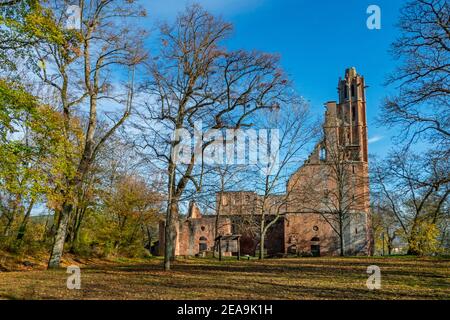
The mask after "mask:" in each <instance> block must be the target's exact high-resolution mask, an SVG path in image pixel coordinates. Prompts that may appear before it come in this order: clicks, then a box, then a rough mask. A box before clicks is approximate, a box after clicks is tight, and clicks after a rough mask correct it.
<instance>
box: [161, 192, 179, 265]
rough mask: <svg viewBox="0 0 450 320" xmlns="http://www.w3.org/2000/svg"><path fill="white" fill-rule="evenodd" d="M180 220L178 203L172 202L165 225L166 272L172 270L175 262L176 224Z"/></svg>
mask: <svg viewBox="0 0 450 320" xmlns="http://www.w3.org/2000/svg"><path fill="white" fill-rule="evenodd" d="M177 220H178V210H177V202H176V201H174V200H172V201H171V203H170V204H169V206H168V208H167V219H166V225H165V248H164V270H165V271H169V270H170V263H171V262H172V261H174V260H175V244H176V239H177V230H176V222H177Z"/></svg>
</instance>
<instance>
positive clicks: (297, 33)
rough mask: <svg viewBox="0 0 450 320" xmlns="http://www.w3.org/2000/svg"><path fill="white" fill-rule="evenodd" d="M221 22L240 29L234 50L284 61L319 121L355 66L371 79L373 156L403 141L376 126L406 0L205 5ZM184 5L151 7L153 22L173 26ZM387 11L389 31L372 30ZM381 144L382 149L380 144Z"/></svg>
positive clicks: (204, 1)
mask: <svg viewBox="0 0 450 320" xmlns="http://www.w3.org/2000/svg"><path fill="white" fill-rule="evenodd" d="M196 2H197V3H200V4H201V5H203V6H204V7H205V8H206V9H208V10H209V11H211V12H212V13H213V14H216V15H221V16H223V17H224V18H225V19H226V20H227V21H230V22H232V23H233V24H234V27H235V29H234V34H233V36H232V38H231V39H230V40H229V41H228V45H229V46H230V47H231V48H234V49H249V50H252V49H257V50H262V51H266V52H271V53H278V54H280V55H281V57H282V65H283V67H284V69H285V70H286V71H287V72H288V74H289V75H290V77H291V79H292V80H293V81H294V83H295V85H296V88H297V90H298V92H299V93H300V94H301V95H302V96H303V97H304V98H305V99H306V100H308V101H310V103H311V108H312V109H313V111H314V112H316V113H317V114H322V113H323V111H324V107H323V103H324V102H326V101H329V100H335V99H337V93H336V85H337V81H338V78H339V77H340V76H343V74H344V71H345V68H347V67H350V66H354V67H356V70H357V71H358V72H359V73H360V74H362V75H364V76H365V78H366V84H367V85H368V86H369V88H368V89H367V100H368V101H367V102H368V104H367V117H368V125H369V139H371V141H373V142H372V143H370V146H369V152H370V153H373V154H377V155H379V156H382V155H384V154H385V153H386V152H387V151H388V150H389V148H390V147H391V146H392V142H391V139H390V137H391V136H392V135H393V134H395V132H393V131H388V129H387V128H383V127H379V126H377V125H376V123H375V118H376V116H377V115H378V114H379V110H380V105H381V102H382V99H383V97H384V96H385V95H386V93H387V90H388V88H386V87H384V85H383V82H384V80H385V79H386V76H387V74H388V73H390V72H392V71H393V70H394V69H395V65H396V63H397V62H396V61H394V60H393V59H392V57H391V56H390V54H389V52H388V50H389V46H390V44H391V43H392V42H393V41H394V40H395V39H396V38H397V37H398V29H397V28H396V27H395V24H396V23H397V20H398V15H399V9H400V7H401V6H402V3H403V1H401V0H370V1H368V0H322V1H311V0H200V1H196ZM186 3H187V2H186V1H184V0H149V1H148V2H147V8H148V11H149V12H148V13H149V20H151V21H152V22H154V21H156V20H171V19H173V18H174V17H175V16H176V14H177V12H178V11H180V10H182V9H183V8H184V7H185V4H186ZM189 3H192V1H189ZM372 4H375V5H378V6H379V7H380V8H381V29H380V30H369V29H368V28H367V27H366V20H367V18H368V17H369V14H367V13H366V10H367V7H368V6H369V5H372ZM375 140H376V141H375Z"/></svg>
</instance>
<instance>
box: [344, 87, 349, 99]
mask: <svg viewBox="0 0 450 320" xmlns="http://www.w3.org/2000/svg"><path fill="white" fill-rule="evenodd" d="M344 99H348V87H347V86H344Z"/></svg>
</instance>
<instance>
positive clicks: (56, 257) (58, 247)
mask: <svg viewBox="0 0 450 320" xmlns="http://www.w3.org/2000/svg"><path fill="white" fill-rule="evenodd" d="M71 212H72V204H67V203H66V204H64V205H63V209H62V210H61V212H60V219H59V223H58V229H57V231H56V235H55V241H54V243H53V247H52V252H51V254H50V259H49V261H48V268H50V269H52V268H59V264H60V262H61V257H62V254H63V251H64V242H65V240H66V234H67V225H68V224H69V217H70V213H71Z"/></svg>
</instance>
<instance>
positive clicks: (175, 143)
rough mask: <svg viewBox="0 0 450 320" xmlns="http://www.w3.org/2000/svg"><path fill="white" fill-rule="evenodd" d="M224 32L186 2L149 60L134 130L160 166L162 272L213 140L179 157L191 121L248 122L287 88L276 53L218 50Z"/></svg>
mask: <svg viewBox="0 0 450 320" xmlns="http://www.w3.org/2000/svg"><path fill="white" fill-rule="evenodd" d="M230 32H231V25H230V24H229V23H226V22H223V21H222V20H221V19H219V18H216V17H213V16H211V15H210V14H209V13H207V12H206V11H204V10H203V9H202V8H201V7H199V6H196V5H194V6H190V7H188V8H187V9H186V10H185V12H184V13H183V14H181V15H179V16H178V18H177V19H176V21H175V23H174V24H173V25H171V26H169V25H167V24H166V25H163V26H162V27H161V28H160V34H161V39H160V41H161V50H160V53H159V55H158V56H156V57H155V58H154V59H153V61H152V62H151V63H150V64H149V73H150V78H151V80H150V82H149V86H148V93H149V95H150V97H151V98H150V100H149V101H148V103H147V104H146V107H145V108H144V110H143V112H141V117H140V125H139V126H137V127H138V128H139V130H140V131H141V132H143V133H144V137H142V140H143V146H144V147H145V148H146V149H147V150H150V151H151V153H152V154H153V155H154V156H156V157H157V158H158V159H159V160H160V164H161V166H164V167H165V168H166V171H167V193H168V201H167V214H166V229H165V260H164V268H165V270H169V269H170V261H171V260H172V259H173V257H174V241H175V238H176V228H175V222H176V221H177V219H178V205H179V202H180V201H181V200H182V197H183V196H184V193H185V191H186V189H187V187H188V185H189V184H190V183H192V185H193V186H194V188H195V189H196V190H200V188H201V185H202V178H203V175H202V168H203V165H202V164H203V162H202V161H200V160H201V158H202V154H203V153H204V152H205V149H206V148H207V147H208V146H209V145H212V144H213V142H214V141H213V139H211V138H209V139H205V141H202V140H203V139H198V141H197V142H196V143H195V146H194V150H195V152H193V153H191V154H188V155H186V154H184V155H183V157H184V161H180V160H179V157H178V153H179V152H180V147H181V146H182V145H183V144H188V145H189V146H190V145H191V144H190V141H189V139H190V136H193V135H194V134H199V130H198V129H196V126H195V124H196V123H198V122H199V121H201V122H202V128H203V130H205V131H206V130H210V129H215V130H224V129H235V128H243V127H248V126H250V125H251V123H250V122H249V121H248V119H250V116H251V115H252V114H253V113H254V112H256V111H258V110H261V109H271V108H274V107H276V106H278V105H279V104H280V103H281V102H282V101H283V97H284V94H285V91H286V89H287V88H288V86H289V83H288V81H287V80H286V79H285V76H284V74H283V72H282V71H281V70H280V67H279V64H278V58H277V57H276V56H273V55H270V54H265V53H259V52H246V51H228V50H226V49H225V48H223V47H221V46H222V41H223V40H224V39H225V38H226V37H228V35H229V34H230ZM181 136H183V137H181ZM200 136H201V132H200ZM182 150H184V151H186V148H182ZM197 156H199V157H197ZM196 172H197V173H198V174H196Z"/></svg>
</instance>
